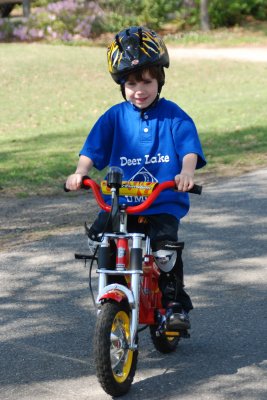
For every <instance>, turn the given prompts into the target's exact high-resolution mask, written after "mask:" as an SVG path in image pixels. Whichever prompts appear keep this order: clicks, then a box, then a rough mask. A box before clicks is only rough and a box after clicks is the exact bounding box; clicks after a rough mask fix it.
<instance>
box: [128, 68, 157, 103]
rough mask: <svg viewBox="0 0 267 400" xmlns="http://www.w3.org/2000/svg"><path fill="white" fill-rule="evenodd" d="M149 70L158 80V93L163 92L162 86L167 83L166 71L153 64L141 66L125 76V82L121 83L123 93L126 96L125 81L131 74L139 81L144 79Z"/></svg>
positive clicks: (152, 76)
mask: <svg viewBox="0 0 267 400" xmlns="http://www.w3.org/2000/svg"><path fill="white" fill-rule="evenodd" d="M146 72H148V73H149V75H150V76H151V78H153V79H156V80H157V81H158V86H159V87H158V93H160V92H161V88H162V86H163V85H164V83H165V73H164V70H163V68H162V67H160V66H158V65H151V66H147V67H144V68H141V69H139V70H137V71H135V72H132V73H130V74H129V75H128V76H127V77H125V80H124V83H122V84H121V93H122V95H123V97H124V98H125V86H124V85H125V82H126V81H127V79H128V77H129V76H130V75H131V76H133V77H134V79H135V80H136V81H137V82H141V81H142V80H143V75H144V73H146Z"/></svg>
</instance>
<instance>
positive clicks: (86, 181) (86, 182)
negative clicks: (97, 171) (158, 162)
mask: <svg viewBox="0 0 267 400" xmlns="http://www.w3.org/2000/svg"><path fill="white" fill-rule="evenodd" d="M81 188H82V189H92V191H93V194H94V196H95V199H96V201H97V204H98V205H99V207H100V208H102V210H104V211H107V212H110V211H111V206H110V205H109V204H106V203H105V201H104V199H103V197H102V194H101V188H100V186H99V185H98V183H96V182H95V181H94V180H92V179H91V178H89V177H88V176H84V177H83V178H82V186H81ZM175 188H176V184H175V181H166V182H162V183H159V184H157V186H156V187H155V189H154V190H153V192H152V193H151V194H150V195H149V197H148V198H147V199H146V200H145V201H144V202H143V203H142V204H138V205H136V206H128V207H126V210H127V214H135V213H138V212H143V211H145V210H146V209H147V208H149V207H150V206H151V204H152V203H153V202H154V201H155V200H156V198H157V197H158V196H159V194H160V193H161V192H162V191H163V190H166V189H175ZM64 190H65V192H69V189H67V188H66V184H65V185H64ZM201 192H202V186H200V185H194V186H193V188H192V189H190V190H188V193H194V194H199V195H200V194H201Z"/></svg>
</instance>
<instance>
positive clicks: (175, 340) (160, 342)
mask: <svg viewBox="0 0 267 400" xmlns="http://www.w3.org/2000/svg"><path fill="white" fill-rule="evenodd" d="M149 328H150V336H151V339H152V342H153V344H154V346H155V349H156V350H158V351H160V352H161V353H165V354H167V353H172V352H173V351H175V350H176V348H177V346H178V344H179V341H180V337H179V336H176V335H179V333H178V332H174V334H176V335H175V336H171V332H169V333H168V336H166V335H165V334H163V333H162V334H160V335H159V336H158V332H157V328H158V326H156V325H151V326H150V327H149Z"/></svg>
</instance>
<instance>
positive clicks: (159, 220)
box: [89, 213, 179, 249]
mask: <svg viewBox="0 0 267 400" xmlns="http://www.w3.org/2000/svg"><path fill="white" fill-rule="evenodd" d="M108 217H109V214H107V213H100V214H99V215H98V217H97V219H96V220H95V222H94V223H93V225H92V226H91V228H90V230H89V236H90V238H91V239H92V240H96V238H97V236H98V235H99V234H100V233H103V232H112V226H111V221H110V220H108ZM178 227H179V221H178V220H177V218H175V217H174V216H173V215H171V214H155V215H146V216H140V215H128V219H127V229H128V232H129V233H144V234H145V235H148V236H149V237H150V240H151V245H152V249H153V243H155V242H161V241H164V240H170V241H174V242H176V241H177V240H178Z"/></svg>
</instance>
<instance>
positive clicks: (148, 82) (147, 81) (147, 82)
mask: <svg viewBox="0 0 267 400" xmlns="http://www.w3.org/2000/svg"><path fill="white" fill-rule="evenodd" d="M143 82H144V84H146V85H149V84H150V83H151V82H152V81H151V80H150V79H145V80H144V81H143Z"/></svg>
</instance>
